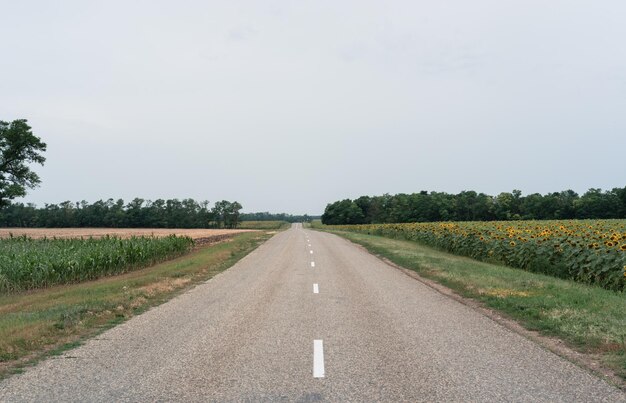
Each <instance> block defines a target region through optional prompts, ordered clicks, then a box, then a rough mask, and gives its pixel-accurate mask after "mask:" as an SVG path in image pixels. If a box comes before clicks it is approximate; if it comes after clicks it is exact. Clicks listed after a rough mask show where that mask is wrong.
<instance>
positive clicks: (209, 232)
mask: <svg viewBox="0 0 626 403" xmlns="http://www.w3.org/2000/svg"><path fill="white" fill-rule="evenodd" d="M250 231H254V230H246V229H234V230H233V229H174V228H172V229H170V228H0V238H8V237H9V236H10V235H9V234H13V236H22V235H26V236H28V237H30V238H43V237H48V238H52V237H57V238H80V237H83V238H88V237H94V238H100V237H103V236H106V235H111V236H113V235H115V236H118V237H121V238H129V237H131V236H133V235H134V236H142V235H146V236H151V235H154V236H157V237H162V236H167V235H171V234H176V235H185V236H189V237H191V238H193V239H200V238H213V237H215V236H218V235H229V234H236V233H239V232H250Z"/></svg>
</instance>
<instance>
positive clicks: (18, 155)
mask: <svg viewBox="0 0 626 403" xmlns="http://www.w3.org/2000/svg"><path fill="white" fill-rule="evenodd" d="M43 151H46V144H45V143H43V142H42V141H41V139H40V138H39V137H37V136H35V135H34V134H33V133H32V131H31V127H30V126H29V125H28V124H27V123H26V120H25V119H19V120H14V121H13V122H11V123H8V122H4V121H0V207H3V206H6V205H8V204H9V203H10V201H11V200H13V199H14V198H16V197H22V196H26V189H27V188H34V187H36V186H37V185H39V183H40V182H41V181H40V179H39V176H38V175H37V174H36V173H35V172H33V171H31V170H30V167H29V166H28V164H29V163H37V164H41V165H43V163H44V162H45V161H46V159H45V158H44V157H43V156H42V155H41V152H43Z"/></svg>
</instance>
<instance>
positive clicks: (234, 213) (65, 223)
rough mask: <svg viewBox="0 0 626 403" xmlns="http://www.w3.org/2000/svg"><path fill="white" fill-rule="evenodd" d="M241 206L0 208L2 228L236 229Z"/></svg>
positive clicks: (176, 203) (167, 203) (160, 203)
mask: <svg viewBox="0 0 626 403" xmlns="http://www.w3.org/2000/svg"><path fill="white" fill-rule="evenodd" d="M241 208H242V206H241V204H239V203H238V202H236V201H234V202H230V201H227V200H222V201H218V202H216V203H215V204H214V205H213V206H212V207H209V202H208V201H202V202H197V201H195V200H193V199H184V200H178V199H169V200H163V199H158V200H154V201H150V200H145V199H141V198H135V199H133V200H132V201H131V202H129V203H125V202H124V200H122V199H118V200H114V199H108V200H98V201H96V202H94V203H91V204H89V203H87V202H86V201H81V202H75V203H73V202H70V201H65V202H63V203H59V204H46V205H45V206H44V207H42V208H38V207H37V206H35V205H34V204H31V203H28V204H24V203H10V204H9V205H6V206H5V207H4V208H0V226H2V227H47V228H67V227H111V228H235V227H237V225H238V224H239V222H240V220H241V213H240V210H241Z"/></svg>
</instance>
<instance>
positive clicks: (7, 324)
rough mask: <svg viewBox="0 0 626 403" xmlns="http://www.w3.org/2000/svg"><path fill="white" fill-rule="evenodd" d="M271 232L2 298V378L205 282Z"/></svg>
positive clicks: (243, 237)
mask: <svg viewBox="0 0 626 403" xmlns="http://www.w3.org/2000/svg"><path fill="white" fill-rule="evenodd" d="M271 236H272V235H271V234H269V233H265V232H250V233H242V234H239V235H236V236H235V237H233V238H232V239H229V240H228V241H225V242H222V243H219V244H216V245H212V246H208V247H205V248H201V249H199V250H196V251H194V252H192V253H190V254H188V255H186V256H183V257H179V258H177V259H175V260H171V261H167V262H163V263H160V264H157V265H155V266H152V267H148V268H144V269H140V270H136V271H132V272H129V273H125V274H121V275H117V276H112V277H106V278H101V279H98V280H95V281H89V282H84V283H80V284H72V285H61V286H55V287H52V288H47V289H41V290H31V291H25V292H22V293H15V294H10V295H3V296H0V377H2V376H6V375H8V374H11V373H15V372H16V371H19V368H20V367H21V366H23V365H27V364H28V363H32V362H36V361H37V360H38V359H40V358H42V357H45V356H47V355H50V354H54V353H55V352H59V351H63V350H65V349H67V348H69V347H71V346H75V345H76V343H78V342H80V341H81V340H83V339H85V338H87V337H91V336H93V335H95V334H98V333H99V332H101V331H103V330H104V329H108V328H110V327H112V326H114V325H115V324H118V323H120V322H123V321H125V320H127V319H128V318H130V317H132V316H133V315H136V314H138V313H141V312H143V311H145V310H146V309H148V308H150V307H152V306H155V305H158V304H160V303H162V302H164V301H166V300H168V299H170V298H171V297H172V296H174V295H176V294H179V293H180V292H182V291H184V290H186V289H188V288H189V287H191V286H193V285H194V284H198V283H200V282H204V281H206V280H207V279H209V278H211V277H213V276H214V275H216V274H217V273H220V272H222V271H223V270H225V269H227V268H228V267H230V266H232V265H233V264H235V263H236V262H237V261H238V260H239V259H241V258H242V257H244V256H245V255H247V254H248V253H250V252H251V251H252V250H254V249H255V248H256V247H257V246H259V245H260V244H261V243H263V242H264V241H265V240H267V239H268V238H270V237H271Z"/></svg>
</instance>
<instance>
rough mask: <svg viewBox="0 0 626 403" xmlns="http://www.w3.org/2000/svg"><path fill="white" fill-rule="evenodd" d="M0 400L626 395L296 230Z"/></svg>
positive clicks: (30, 374)
mask: <svg viewBox="0 0 626 403" xmlns="http://www.w3.org/2000/svg"><path fill="white" fill-rule="evenodd" d="M0 401H2V402H13V401H16V402H19V401H42V402H43V401H46V402H49V401H75V402H114V401H115V402H118V401H119V402H123V401H133V402H135V401H202V402H206V401H216V402H231V401H232V402H240V401H247V402H258V401H297V402H317V401H355V402H370V401H389V402H403V401H406V402H422V401H424V402H434V401H445V402H450V401H476V402H487V401H507V402H512V401H524V402H527V401H545V402H580V401H585V402H600V401H607V402H626V395H625V394H624V393H623V392H621V391H620V390H619V389H617V388H615V387H613V386H611V385H610V384H608V383H607V382H605V381H603V380H602V379H600V378H599V377H597V376H595V375H593V374H591V373H589V372H588V371H586V370H584V369H582V368H579V367H578V366H576V365H574V364H572V363H570V362H569V361H566V360H564V359H562V358H560V357H559V356H557V355H555V354H553V353H552V352H550V351H547V350H546V349H544V348H542V347H541V346H539V345H537V344H535V343H534V342H532V341H530V340H528V339H526V338H524V337H522V336H521V335H519V334H517V333H515V332H512V331H510V330H508V329H507V328H505V327H503V326H501V325H499V324H498V323H496V322H494V321H493V320H491V319H489V318H487V317H486V316H484V315H482V314H481V313H479V312H478V311H476V310H473V309H472V308H470V307H468V306H466V305H463V304H462V303H460V302H457V301H455V300H453V299H451V298H449V297H447V296H445V295H442V294H440V293H438V292H437V291H435V290H433V289H432V288H430V287H428V286H426V285H424V284H423V283H421V282H419V281H416V280H415V279H413V278H411V277H409V276H407V275H406V274H404V273H403V272H402V271H400V270H398V269H396V268H393V267H391V266H389V265H387V264H385V263H384V262H382V261H381V260H379V259H378V258H376V257H375V256H373V255H371V254H369V253H367V252H365V251H364V250H363V249H362V248H360V247H357V246H355V245H353V244H351V243H350V242H348V241H346V240H344V239H342V238H340V237H337V236H335V235H332V234H328V233H323V232H316V231H312V230H307V229H304V228H302V226H301V225H300V224H295V225H293V226H292V228H291V229H289V230H287V231H284V232H281V233H279V234H277V235H275V236H274V237H273V238H272V239H270V240H269V241H267V242H266V243H265V244H263V245H262V246H260V247H259V248H258V249H257V250H255V251H254V252H252V253H251V254H249V255H248V256H246V257H245V258H243V259H242V260H240V261H239V262H238V263H237V264H236V265H235V266H233V267H232V268H230V269H228V270H227V271H225V272H223V273H221V274H219V275H217V276H216V277H214V278H213V279H211V280H209V281H207V282H206V283H203V284H201V285H199V286H197V287H195V288H193V289H191V290H189V291H188V292H186V293H184V294H181V295H179V296H177V297H176V298H174V299H172V300H170V301H169V302H167V303H164V304H162V305H160V306H158V307H155V308H153V309H150V310H149V311H147V312H145V313H143V314H141V315H139V316H136V317H134V318H132V319H130V320H129V321H127V322H125V323H123V324H121V325H119V326H117V327H115V328H113V329H110V330H108V331H106V332H104V333H102V334H100V335H99V336H98V337H95V338H92V339H90V340H88V341H87V342H85V344H83V345H82V346H80V347H78V348H76V349H73V350H70V351H67V352H65V353H64V354H63V355H60V356H57V357H54V358H50V359H47V360H45V361H42V362H40V363H39V364H38V365H36V366H34V367H31V368H28V369H26V370H25V372H24V373H22V374H18V375H14V376H12V377H10V378H8V379H5V380H4V381H2V382H1V383H0Z"/></svg>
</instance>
